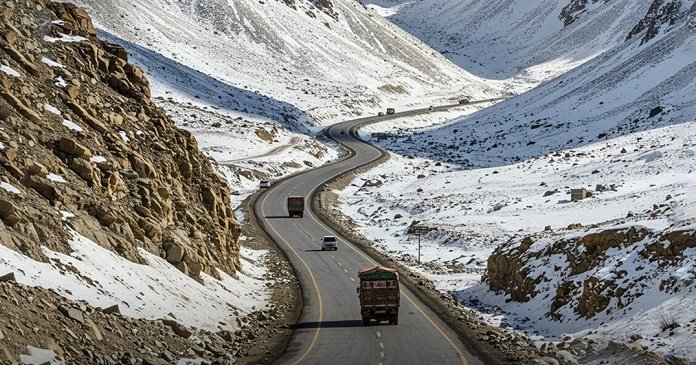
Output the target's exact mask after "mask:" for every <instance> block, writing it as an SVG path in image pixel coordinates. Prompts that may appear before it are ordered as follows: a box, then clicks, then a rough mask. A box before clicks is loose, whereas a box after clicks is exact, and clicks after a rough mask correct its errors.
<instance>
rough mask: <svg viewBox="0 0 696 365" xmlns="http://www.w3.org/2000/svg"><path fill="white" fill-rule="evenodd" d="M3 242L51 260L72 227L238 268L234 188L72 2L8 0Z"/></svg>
mask: <svg viewBox="0 0 696 365" xmlns="http://www.w3.org/2000/svg"><path fill="white" fill-rule="evenodd" d="M0 17H2V22H0V63H1V64H2V70H3V71H2V72H0V156H1V157H0V180H2V182H3V186H5V188H3V189H0V219H1V220H0V242H2V244H4V245H5V246H8V247H10V248H12V249H14V250H17V251H20V252H22V253H24V254H26V255H29V256H31V257H32V258H34V259H36V260H44V259H45V257H44V256H43V254H42V252H41V249H40V247H41V246H46V247H48V248H49V249H51V250H54V251H61V252H69V251H70V245H69V240H70V238H71V230H73V231H76V232H77V233H79V234H81V235H83V236H86V237H88V238H90V239H92V240H94V241H95V242H97V243H98V244H99V245H101V246H103V247H106V248H108V249H111V250H113V251H115V252H118V253H119V254H121V255H122V256H124V257H126V258H128V259H130V260H133V261H140V260H141V258H140V255H139V254H138V248H143V249H145V250H147V251H149V252H152V253H154V254H157V255H160V256H161V257H163V258H166V259H167V260H168V261H169V262H171V263H172V264H173V265H176V266H177V267H178V268H179V269H180V270H181V271H183V272H185V273H187V274H189V275H191V276H193V277H196V276H198V275H199V273H200V272H206V273H208V274H211V275H213V276H218V273H217V271H216V269H215V268H220V269H222V270H224V271H226V272H227V273H229V274H231V275H234V274H235V271H236V270H237V269H238V268H239V245H238V236H239V232H240V227H239V224H238V223H237V221H236V220H235V218H234V215H233V212H232V210H231V208H230V191H229V188H228V186H227V185H226V183H225V182H224V181H223V180H222V179H221V178H220V177H219V176H218V175H217V174H216V173H215V171H214V170H213V167H212V166H211V164H210V163H209V161H208V160H207V159H206V157H205V156H204V155H203V154H202V153H201V152H200V151H199V149H198V147H197V144H196V140H195V138H194V137H193V136H192V135H191V134H190V133H189V132H186V131H183V130H179V129H177V128H176V127H175V126H174V123H173V122H172V121H171V120H170V119H169V117H167V115H166V114H165V113H164V111H163V110H162V109H160V108H158V107H157V106H156V105H155V104H154V103H153V102H152V101H151V100H150V98H149V97H150V87H149V83H148V80H147V78H146V77H145V74H144V73H143V71H142V70H141V69H140V68H139V67H138V66H135V65H133V64H130V63H129V62H128V55H127V53H126V51H125V50H124V49H123V48H122V47H120V46H118V45H115V44H109V43H106V42H103V41H100V40H99V39H98V38H97V37H96V31H95V29H94V27H93V26H92V22H91V20H90V18H89V17H88V16H87V14H86V13H85V12H84V11H83V10H81V9H79V8H78V7H76V6H74V5H71V4H64V3H51V2H50V1H46V0H37V1H30V2H27V1H16V0H9V1H5V2H3V3H2V4H1V5H0Z"/></svg>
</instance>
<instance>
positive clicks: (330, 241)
mask: <svg viewBox="0 0 696 365" xmlns="http://www.w3.org/2000/svg"><path fill="white" fill-rule="evenodd" d="M321 250H322V251H326V250H334V251H336V250H338V240H337V239H336V236H324V238H322V239H321Z"/></svg>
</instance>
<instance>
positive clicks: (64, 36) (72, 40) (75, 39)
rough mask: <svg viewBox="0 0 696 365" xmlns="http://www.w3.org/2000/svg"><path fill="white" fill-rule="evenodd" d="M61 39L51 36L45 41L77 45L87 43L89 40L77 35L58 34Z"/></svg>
mask: <svg viewBox="0 0 696 365" xmlns="http://www.w3.org/2000/svg"><path fill="white" fill-rule="evenodd" d="M58 35H59V36H60V37H58V38H55V37H50V36H47V35H46V36H44V37H43V40H44V41H45V42H48V43H56V42H64V43H75V42H82V41H86V40H87V38H85V37H80V36H77V35H68V34H63V33H58Z"/></svg>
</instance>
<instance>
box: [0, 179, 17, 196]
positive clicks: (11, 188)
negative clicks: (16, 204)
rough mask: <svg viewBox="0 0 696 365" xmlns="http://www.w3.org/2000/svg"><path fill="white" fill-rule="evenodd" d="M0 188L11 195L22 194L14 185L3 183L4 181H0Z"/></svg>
mask: <svg viewBox="0 0 696 365" xmlns="http://www.w3.org/2000/svg"><path fill="white" fill-rule="evenodd" d="M0 188H2V189H3V190H5V191H7V192H8V193H11V194H17V195H21V194H22V191H21V190H19V189H17V188H16V187H15V186H14V185H12V184H10V183H7V182H4V181H1V180H0Z"/></svg>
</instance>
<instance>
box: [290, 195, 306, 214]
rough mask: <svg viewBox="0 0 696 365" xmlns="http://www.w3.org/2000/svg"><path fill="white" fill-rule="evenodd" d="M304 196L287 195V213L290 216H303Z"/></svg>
mask: <svg viewBox="0 0 696 365" xmlns="http://www.w3.org/2000/svg"><path fill="white" fill-rule="evenodd" d="M304 207H305V198H304V197H303V196H289V197H288V215H289V216H290V217H294V216H298V217H300V218H302V216H304Z"/></svg>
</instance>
